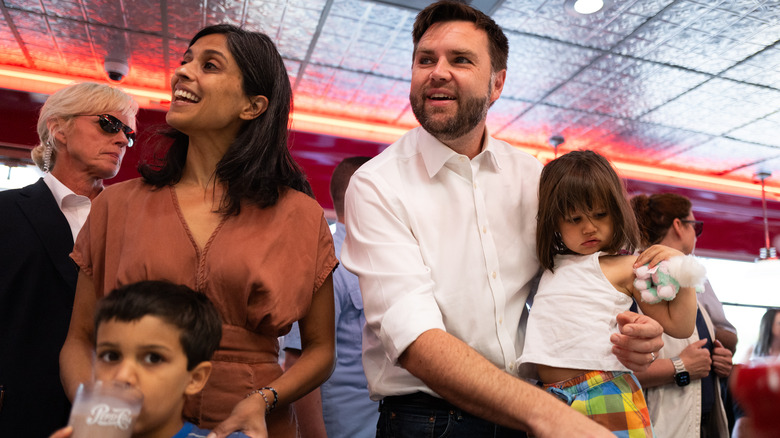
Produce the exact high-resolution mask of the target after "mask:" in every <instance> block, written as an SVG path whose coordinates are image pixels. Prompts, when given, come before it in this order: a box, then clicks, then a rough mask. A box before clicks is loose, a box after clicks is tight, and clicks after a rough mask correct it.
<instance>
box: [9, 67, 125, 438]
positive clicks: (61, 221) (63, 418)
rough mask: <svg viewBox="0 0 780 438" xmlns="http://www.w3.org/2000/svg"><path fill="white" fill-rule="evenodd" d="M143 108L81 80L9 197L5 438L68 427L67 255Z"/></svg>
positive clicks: (58, 107)
mask: <svg viewBox="0 0 780 438" xmlns="http://www.w3.org/2000/svg"><path fill="white" fill-rule="evenodd" d="M137 111H138V105H137V104H136V102H135V101H134V100H133V99H132V98H131V97H130V96H128V95H127V94H125V93H124V92H122V91H121V90H119V89H117V88H113V87H109V86H108V85H104V84H95V83H89V82H85V83H79V84H75V85H70V86H68V87H65V88H63V89H61V90H59V91H57V92H56V93H54V94H52V95H51V96H49V98H48V99H47V100H46V103H44V105H43V107H42V108H41V112H40V116H39V117H38V138H39V140H40V143H39V144H38V146H36V147H35V148H34V149H33V151H32V158H33V161H35V163H36V164H37V165H38V167H39V168H40V169H41V170H42V171H43V172H44V174H43V178H41V179H39V180H38V182H36V183H34V184H31V185H29V186H27V187H23V188H21V189H17V190H7V191H4V192H0V242H2V251H0V436H3V437H5V436H8V437H12V436H25V437H33V438H35V437H44V436H49V434H50V433H52V432H53V431H54V430H56V429H57V428H60V427H62V426H64V425H65V424H66V423H67V421H68V412H69V410H70V403H68V399H67V398H66V397H65V393H64V392H63V390H62V384H61V383H60V379H59V361H58V356H59V351H60V348H61V347H62V344H63V342H64V341H65V335H66V334H67V331H68V322H69V321H70V315H71V309H72V308H73V296H74V292H75V290H76V276H77V272H78V271H77V268H76V265H75V264H73V262H72V261H71V260H70V259H69V258H68V254H69V253H70V252H71V250H72V249H73V242H74V241H75V240H76V236H77V235H78V233H79V230H80V229H81V227H82V225H83V224H84V221H85V220H86V218H87V214H88V213H89V210H90V207H91V201H92V200H93V199H94V198H95V197H96V196H97V195H98V193H100V192H101V191H102V190H103V180H104V179H108V178H113V177H114V176H116V174H117V172H118V171H119V166H120V164H121V163H122V157H123V156H124V154H125V151H126V149H127V148H128V147H130V146H132V143H133V141H134V140H135V131H134V130H135V115H136V112H137Z"/></svg>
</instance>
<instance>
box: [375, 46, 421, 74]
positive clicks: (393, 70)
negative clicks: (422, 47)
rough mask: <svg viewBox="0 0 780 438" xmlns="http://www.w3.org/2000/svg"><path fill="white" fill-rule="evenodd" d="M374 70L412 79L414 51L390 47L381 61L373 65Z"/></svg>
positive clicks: (378, 72) (377, 72)
mask: <svg viewBox="0 0 780 438" xmlns="http://www.w3.org/2000/svg"><path fill="white" fill-rule="evenodd" d="M373 72H374V73H376V74H379V75H383V76H388V77H392V78H397V79H404V80H406V81H410V80H411V78H412V51H411V50H409V51H406V50H398V49H396V48H393V47H391V48H388V49H387V51H385V52H384V54H383V56H382V59H381V60H380V62H378V63H377V64H376V65H374V66H373Z"/></svg>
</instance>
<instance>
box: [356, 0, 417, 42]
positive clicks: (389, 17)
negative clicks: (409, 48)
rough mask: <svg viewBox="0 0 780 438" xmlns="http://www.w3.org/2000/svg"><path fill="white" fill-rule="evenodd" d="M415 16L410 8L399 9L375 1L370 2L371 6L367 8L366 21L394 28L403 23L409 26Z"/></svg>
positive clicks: (370, 23)
mask: <svg viewBox="0 0 780 438" xmlns="http://www.w3.org/2000/svg"><path fill="white" fill-rule="evenodd" d="M415 16H416V13H415V12H414V11H411V10H405V9H399V8H394V7H391V6H387V5H383V4H379V3H375V4H372V5H371V8H369V9H368V16H367V17H366V22H367V23H369V25H371V26H373V25H378V26H384V27H390V28H395V27H398V26H403V24H404V23H408V24H409V26H411V23H412V22H414V18H415ZM407 37H408V38H411V36H410V35H407Z"/></svg>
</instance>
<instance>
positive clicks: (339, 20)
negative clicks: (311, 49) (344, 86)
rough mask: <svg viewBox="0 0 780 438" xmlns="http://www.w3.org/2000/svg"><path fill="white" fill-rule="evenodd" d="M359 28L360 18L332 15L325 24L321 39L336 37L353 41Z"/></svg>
mask: <svg viewBox="0 0 780 438" xmlns="http://www.w3.org/2000/svg"><path fill="white" fill-rule="evenodd" d="M359 28H360V20H359V19H358V17H342V16H339V15H332V14H331V15H329V16H328V18H327V21H326V22H325V27H324V28H323V30H322V35H321V36H320V38H322V37H323V36H325V35H336V36H339V37H343V38H349V39H351V38H352V37H353V36H354V34H355V32H356V31H357V30H358V29H359Z"/></svg>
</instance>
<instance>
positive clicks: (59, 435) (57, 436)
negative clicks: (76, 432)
mask: <svg viewBox="0 0 780 438" xmlns="http://www.w3.org/2000/svg"><path fill="white" fill-rule="evenodd" d="M71 435H73V427H72V426H65V427H63V428H62V429H60V430H58V431H56V432H54V433H53V434H51V436H50V437H49V438H70V436H71Z"/></svg>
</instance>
